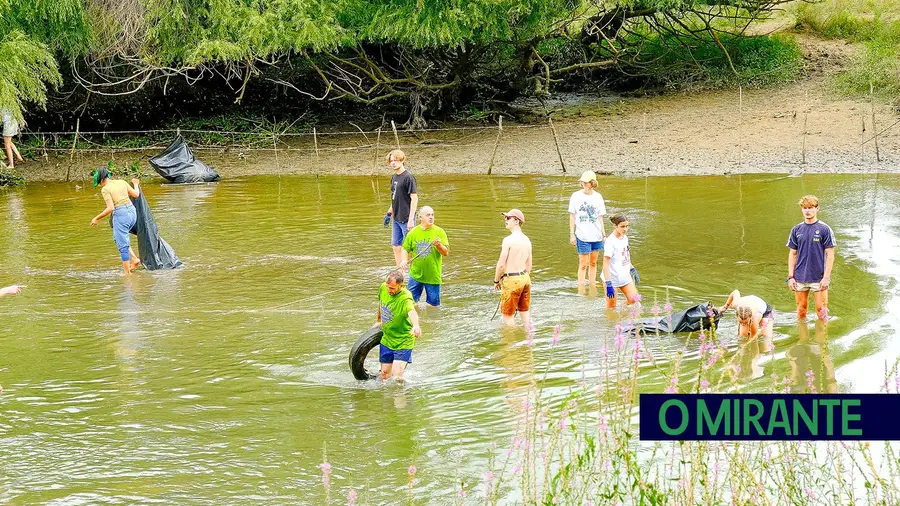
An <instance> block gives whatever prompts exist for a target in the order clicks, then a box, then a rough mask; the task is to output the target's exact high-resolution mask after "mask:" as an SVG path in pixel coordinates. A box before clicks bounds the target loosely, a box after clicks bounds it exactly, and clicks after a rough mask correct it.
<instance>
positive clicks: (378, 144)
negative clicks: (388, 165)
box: [372, 127, 381, 173]
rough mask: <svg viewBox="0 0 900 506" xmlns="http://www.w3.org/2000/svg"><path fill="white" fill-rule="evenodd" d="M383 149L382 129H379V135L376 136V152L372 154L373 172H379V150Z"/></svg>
mask: <svg viewBox="0 0 900 506" xmlns="http://www.w3.org/2000/svg"><path fill="white" fill-rule="evenodd" d="M380 149H381V127H378V131H377V135H376V136H375V152H374V153H373V154H372V171H373V172H375V173H377V172H378V150H380Z"/></svg>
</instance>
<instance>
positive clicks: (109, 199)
mask: <svg viewBox="0 0 900 506" xmlns="http://www.w3.org/2000/svg"><path fill="white" fill-rule="evenodd" d="M103 200H105V201H106V209H104V210H103V212H101V213H100V214H98V215H97V216H95V217H94V219H93V220H91V226H92V227H95V226H97V222H98V221H100V220H102V219H103V218H106V217H107V216H109V214H110V213H111V212H113V209H114V207H115V206H113V200H112V197H111V196H110V195H109V194H108V193H104V194H103Z"/></svg>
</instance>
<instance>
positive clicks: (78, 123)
mask: <svg viewBox="0 0 900 506" xmlns="http://www.w3.org/2000/svg"><path fill="white" fill-rule="evenodd" d="M80 131H81V118H76V120H75V138H74V139H73V140H72V150H71V151H69V164H68V165H66V182H67V183H68V182H69V171H71V170H72V163H73V162H72V158H73V157H74V156H75V145H76V144H78V132H80Z"/></svg>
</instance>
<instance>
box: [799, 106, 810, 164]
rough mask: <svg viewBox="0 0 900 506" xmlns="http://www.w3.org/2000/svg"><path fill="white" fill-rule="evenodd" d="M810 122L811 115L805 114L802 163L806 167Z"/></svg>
mask: <svg viewBox="0 0 900 506" xmlns="http://www.w3.org/2000/svg"><path fill="white" fill-rule="evenodd" d="M808 122H809V113H808V112H805V113H803V153H802V154H803V161H801V162H800V163H801V164H803V165H806V132H807V123H808Z"/></svg>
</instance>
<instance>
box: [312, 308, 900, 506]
mask: <svg viewBox="0 0 900 506" xmlns="http://www.w3.org/2000/svg"><path fill="white" fill-rule="evenodd" d="M634 316H635V315H633V314H632V315H631V317H632V318H633V317H634ZM623 323H627V322H623ZM804 324H805V322H804ZM819 325H821V326H822V327H821V328H820V327H818V326H819ZM824 328H825V326H824V324H821V323H817V340H819V339H820V336H819V332H820V331H822V332H824V330H823V329H824ZM617 330H618V332H617V334H616V336H615V337H614V338H613V339H611V340H608V341H607V342H606V343H605V344H604V346H603V349H602V350H601V353H602V358H601V359H600V360H601V364H599V365H600V368H601V370H602V371H604V372H603V373H602V374H601V377H600V380H599V382H597V384H589V383H588V382H587V381H586V380H584V379H583V380H582V381H580V382H578V385H577V387H576V388H573V390H572V393H571V394H570V395H569V396H568V397H566V398H565V399H563V400H559V399H556V400H553V399H550V398H548V396H547V395H545V394H544V392H543V391H542V388H541V385H542V384H543V382H542V381H538V382H536V384H537V385H538V386H537V387H536V388H535V389H534V390H532V391H531V392H530V394H529V395H528V398H527V401H526V402H525V403H524V406H523V407H522V412H521V413H519V416H518V424H517V428H516V431H515V434H514V436H513V437H512V438H511V440H510V441H509V443H508V444H507V445H504V446H503V447H501V448H498V449H497V450H496V451H494V452H493V455H492V457H491V458H490V459H489V462H488V466H487V467H486V468H485V469H483V470H482V471H481V472H480V473H479V475H477V476H468V477H461V478H460V477H458V478H457V480H456V483H457V484H458V489H457V490H456V491H455V493H453V494H452V496H451V497H419V496H417V495H416V489H415V482H414V480H413V475H414V472H413V471H412V470H411V471H410V474H409V481H408V483H407V486H408V503H409V504H425V503H429V504H430V503H434V504H456V505H463V504H480V505H491V506H494V505H498V504H523V505H547V506H552V505H573V506H574V505H578V506H584V505H612V504H634V505H679V506H682V505H718V504H722V505H726V504H728V505H782V504H811V505H830V504H834V505H839V504H872V505H885V506H887V505H896V504H900V460H898V459H900V454H898V452H896V451H895V450H894V448H893V447H892V446H891V445H890V443H884V448H883V450H882V451H881V455H880V457H879V456H878V452H876V451H875V448H874V447H873V446H870V445H869V443H858V442H852V443H847V442H840V441H839V442H787V441H785V442H741V443H726V442H714V441H698V442H693V441H682V442H667V443H662V442H655V443H651V442H641V441H640V440H639V427H637V426H636V424H635V419H634V417H635V415H636V412H637V408H638V394H639V393H640V392H642V391H644V390H646V387H642V385H640V384H639V383H638V380H637V378H638V370H639V367H640V368H642V369H643V371H642V374H644V375H645V376H644V377H646V369H647V368H648V364H649V368H650V369H652V370H653V371H655V373H656V374H658V375H660V378H661V379H663V380H664V384H666V385H667V387H666V391H667V392H680V393H715V392H732V393H733V392H741V391H742V390H743V389H744V388H743V386H742V384H741V382H740V381H739V380H738V379H737V376H739V374H740V368H741V363H742V357H741V353H740V352H739V353H730V352H729V351H728V350H727V349H726V348H725V347H724V346H722V345H721V343H720V342H719V341H718V339H717V336H716V333H715V330H712V331H708V332H705V333H704V332H701V333H699V335H697V336H696V338H697V339H698V340H699V354H700V356H699V358H696V360H699V370H697V369H696V368H695V367H691V369H690V372H688V371H682V370H681V363H682V357H681V356H680V355H679V356H678V357H674V359H673V360H672V359H671V357H665V358H666V360H665V361H664V360H660V359H662V358H664V357H656V356H654V355H653V353H652V352H651V351H650V350H649V349H648V348H647V347H645V346H644V342H643V337H642V336H640V335H637V336H635V335H629V334H628V333H627V332H623V330H622V327H621V326H618V327H617ZM559 336H560V329H559V328H558V327H557V328H555V329H554V335H553V339H552V341H550V342H551V343H552V344H551V346H552V347H553V349H556V346H557V343H558V342H559ZM528 342H529V343H530V342H531V339H530V338H529V340H528ZM820 345H821V346H822V347H823V349H822V350H821V351H820V352H821V353H824V354H827V353H828V350H827V338H824V336H821V342H820ZM551 361H552V357H551ZM805 364H806V365H804V367H810V368H812V367H815V366H814V365H810V364H811V363H805ZM821 364H824V362H821V363H820V367H821V366H822V365H821ZM545 370H549V367H548V368H547V369H545ZM822 373H823V371H814V370H812V369H810V370H807V371H795V374H799V377H800V378H803V377H805V378H806V383H807V384H806V388H805V389H804V390H806V391H810V392H816V391H828V390H829V389H830V386H829V384H828V381H829V380H828V374H822ZM887 375H888V376H890V377H891V378H890V379H891V381H890V382H889V381H887V379H886V381H885V385H884V389H885V392H890V391H893V390H897V393H898V394H900V373H898V371H897V364H896V363H895V364H894V367H893V369H892V370H890V371H888V372H887ZM795 380H796V378H793V379H792V378H779V377H777V376H776V375H774V374H773V376H772V378H771V383H770V388H769V390H770V391H771V392H790V391H791V383H793V382H794V381H795ZM323 465H327V466H328V467H329V468H330V465H328V464H327V462H326V463H325V464H323ZM411 469H413V468H411ZM440 472H442V471H438V473H440ZM457 473H459V471H458V470H457ZM323 483H324V484H325V491H324V492H325V495H324V497H328V496H329V495H330V491H329V487H330V485H329V484H328V481H327V476H326V475H324V474H323ZM396 486H397V488H398V489H399V487H401V486H402V484H400V483H397V484H396ZM339 495H340V496H344V495H346V496H347V497H348V501H347V504H356V501H357V499H361V502H360V504H367V499H368V497H367V496H368V495H369V494H367V491H366V490H365V489H363V488H360V487H356V488H353V489H350V490H349V492H344V493H341V494H339ZM370 504H374V503H370Z"/></svg>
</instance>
